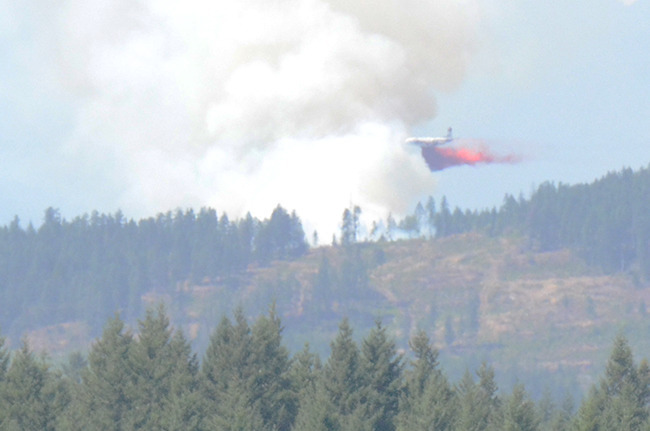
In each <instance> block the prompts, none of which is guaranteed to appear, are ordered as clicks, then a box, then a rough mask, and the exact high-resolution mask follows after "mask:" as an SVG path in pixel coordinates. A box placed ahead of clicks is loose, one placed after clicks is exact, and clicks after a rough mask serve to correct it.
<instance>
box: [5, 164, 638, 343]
mask: <svg viewBox="0 0 650 431" xmlns="http://www.w3.org/2000/svg"><path fill="white" fill-rule="evenodd" d="M360 212H361V209H360V208H358V207H355V208H354V209H353V210H345V211H344V214H343V220H342V224H341V227H342V229H341V233H340V237H339V243H340V244H341V245H343V246H346V245H350V244H352V243H356V242H359V241H362V240H364V239H363V238H361V237H360V226H359V214H360ZM380 225H383V228H380V226H379V225H378V224H377V223H375V224H374V226H373V228H372V231H371V232H370V233H369V238H374V239H375V240H379V241H380V240H391V239H393V238H394V237H397V233H399V232H403V233H406V234H408V235H409V236H411V237H412V236H434V235H435V236H436V237H438V238H442V237H446V236H450V235H454V234H459V233H465V232H472V231H474V232H481V233H485V234H488V235H490V236H501V235H511V234H517V235H522V236H524V237H526V238H527V239H528V242H529V247H530V248H531V249H537V250H557V249H560V248H570V249H572V250H575V251H576V252H577V253H578V254H579V255H580V256H582V257H583V258H584V259H585V261H586V262H587V263H588V264H590V265H593V266H595V267H599V268H601V269H602V270H603V271H605V272H606V273H615V272H620V271H631V272H633V273H634V274H635V275H636V276H638V277H640V278H642V279H647V278H648V277H649V276H650V170H649V169H648V168H643V169H640V170H637V171H633V170H631V169H624V170H622V171H620V172H615V173H610V174H608V175H606V176H605V177H603V178H601V179H599V180H597V181H594V182H593V183H591V184H579V185H564V184H559V185H555V184H553V183H545V184H542V185H541V186H539V187H538V188H537V189H536V190H535V191H534V192H533V193H532V194H531V196H530V197H529V198H524V197H523V196H520V197H519V198H514V197H513V196H510V195H507V196H506V197H505V198H504V202H503V205H502V206H501V207H500V208H498V209H497V208H493V209H491V210H481V211H479V210H472V211H470V210H465V211H463V210H461V209H459V208H455V209H454V210H453V211H452V210H451V209H450V207H449V204H448V202H447V199H446V198H443V199H442V200H441V202H440V203H439V204H438V205H436V203H435V202H434V201H433V199H429V201H428V202H427V203H426V204H425V205H421V204H418V206H417V208H416V210H415V212H414V214H413V215H411V216H407V217H406V218H404V219H403V220H399V221H396V220H394V219H393V218H392V217H390V216H389V218H388V220H387V221H386V224H385V225H384V224H383V222H381V223H380ZM307 250H308V244H307V242H306V239H305V233H304V232H303V228H302V224H301V220H300V218H299V217H298V215H297V214H296V213H295V212H292V213H289V212H287V210H285V209H284V208H282V207H281V206H278V207H277V208H276V209H275V210H274V211H273V213H272V214H271V216H270V218H268V219H265V220H259V219H257V218H254V217H252V216H251V215H250V214H249V215H247V216H246V217H244V218H242V219H239V220H230V219H229V218H228V216H227V214H225V213H220V214H218V213H217V211H216V210H214V209H210V208H203V209H201V210H200V211H198V213H195V212H194V211H193V210H191V209H190V210H185V211H182V210H177V211H175V212H171V211H170V212H167V213H164V214H159V215H157V216H156V217H151V218H147V219H142V220H140V221H137V222H136V221H134V220H132V219H127V218H125V217H124V215H123V214H122V213H121V212H119V211H118V212H116V213H115V214H99V213H97V212H93V213H92V214H90V215H87V214H86V215H82V216H79V217H76V218H74V219H72V220H70V221H68V220H65V219H63V218H62V217H61V216H60V214H59V212H58V210H56V209H54V208H48V209H47V210H46V211H45V214H44V218H43V222H42V224H41V225H40V226H39V227H38V228H35V227H34V226H33V225H32V224H31V223H30V224H29V225H28V226H27V227H22V226H21V224H20V220H19V219H18V218H17V217H16V218H15V219H14V220H13V221H12V222H11V223H10V224H9V225H6V226H3V227H0V303H2V304H3V313H2V314H1V315H0V327H1V328H2V329H3V331H4V333H5V334H8V335H9V336H10V337H11V338H19V337H20V336H21V335H22V334H23V333H24V331H25V330H26V329H27V328H33V327H35V326H40V325H51V324H57V323H61V322H65V321H74V320H79V321H85V322H88V324H89V325H90V327H91V328H93V331H94V332H93V333H94V335H98V334H99V330H100V328H101V325H102V322H103V321H104V320H105V319H106V318H107V317H109V316H110V314H111V313H112V312H113V311H115V310H120V312H121V313H122V316H123V317H124V318H125V320H127V321H133V320H134V319H136V318H137V316H139V315H140V314H141V313H142V311H143V309H142V307H143V306H142V301H141V297H142V295H143V294H144V293H146V292H151V291H153V292H165V291H169V290H170V289H173V288H174V287H175V286H176V285H177V284H178V283H183V282H186V281H189V282H190V283H196V282H199V281H201V280H205V279H209V280H219V281H220V282H221V283H225V284H227V285H231V286H232V288H237V287H240V285H239V275H240V274H242V273H243V272H245V271H246V270H247V268H249V266H250V265H257V266H264V265H267V264H269V263H270V262H271V261H273V260H287V259H288V260H291V259H295V258H297V257H300V256H302V255H303V254H305V253H306V252H307ZM348 254H349V256H352V257H355V254H354V253H348ZM348 260H349V262H347V266H360V265H362V264H363V262H361V261H360V260H359V259H356V260H355V259H348ZM344 272H345V274H347V276H348V278H350V279H351V280H349V281H350V282H349V283H346V286H347V285H349V287H351V289H354V287H355V286H357V285H363V284H364V283H365V282H366V281H365V280H363V268H361V267H359V268H356V269H355V268H348V271H344ZM343 278H345V277H343ZM343 281H345V280H343ZM343 281H341V282H343ZM351 293H354V292H351Z"/></svg>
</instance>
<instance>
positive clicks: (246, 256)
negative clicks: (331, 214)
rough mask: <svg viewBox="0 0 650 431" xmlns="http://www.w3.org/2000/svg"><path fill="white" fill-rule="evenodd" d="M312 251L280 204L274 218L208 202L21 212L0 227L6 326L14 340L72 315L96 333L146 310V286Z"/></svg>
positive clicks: (225, 274) (221, 275)
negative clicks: (135, 213) (151, 211)
mask: <svg viewBox="0 0 650 431" xmlns="http://www.w3.org/2000/svg"><path fill="white" fill-rule="evenodd" d="M307 249H308V245H307V243H306V241H305V234H304V232H303V229H302V224H301V222H300V219H299V218H298V216H297V215H296V214H295V212H294V213H291V214H289V213H288V212H287V211H286V210H285V209H284V208H282V207H281V206H278V207H277V208H276V209H275V210H274V211H273V213H272V214H271V217H270V218H269V219H267V220H258V219H256V218H253V217H252V216H251V215H250V214H249V215H247V216H246V217H245V218H243V219H241V220H230V219H229V218H228V216H227V215H226V214H225V213H222V214H217V212H216V211H215V210H213V209H209V208H204V209H201V210H200V211H199V212H198V213H195V212H194V211H193V210H187V211H180V210H178V211H176V212H174V213H172V212H167V213H165V214H159V215H158V216H157V217H155V218H147V219H143V220H140V221H139V222H137V223H136V222H135V221H133V220H128V219H126V218H125V217H124V216H123V214H122V213H121V212H119V211H118V212H117V213H115V214H112V215H111V214H108V215H107V214H98V213H97V212H93V213H92V214H91V215H90V216H88V215H83V216H80V217H76V218H75V219H73V220H71V221H66V220H65V219H62V218H61V216H60V214H59V212H58V211H57V210H56V209H53V208H48V209H47V210H46V211H45V216H44V220H43V223H42V225H41V226H40V227H39V228H38V229H35V228H34V227H33V226H32V225H31V224H30V225H29V226H28V227H27V228H22V227H21V226H20V221H19V220H18V218H15V219H14V220H13V221H12V222H11V224H10V225H9V226H5V227H3V228H0V303H1V304H2V314H1V315H0V327H1V328H3V331H4V332H5V334H9V335H11V336H12V338H19V337H20V335H21V334H22V333H23V331H25V330H26V329H27V328H33V327H37V326H39V325H50V324H56V323H60V322H65V321H70V320H81V321H85V322H88V323H89V324H90V326H91V327H92V328H96V330H97V331H99V330H101V326H102V324H103V322H104V321H105V319H106V318H107V317H109V316H110V315H111V314H112V313H113V312H114V311H115V310H120V311H121V313H122V315H123V316H124V318H125V319H128V320H131V321H132V320H134V319H136V318H137V317H138V316H139V315H141V313H142V312H143V310H142V301H141V296H142V294H144V293H145V292H149V291H168V290H170V289H172V288H173V287H174V286H175V285H176V283H179V282H182V281H186V280H189V281H191V282H196V281H199V280H202V279H204V278H210V279H217V278H218V279H222V280H225V282H231V283H236V276H237V274H239V273H241V272H242V271H245V270H246V269H247V267H248V266H249V265H266V264H268V263H269V262H271V261H272V260H277V259H293V258H296V257H299V256H301V255H303V254H304V253H305V252H306V251H307ZM97 334H98V332H97Z"/></svg>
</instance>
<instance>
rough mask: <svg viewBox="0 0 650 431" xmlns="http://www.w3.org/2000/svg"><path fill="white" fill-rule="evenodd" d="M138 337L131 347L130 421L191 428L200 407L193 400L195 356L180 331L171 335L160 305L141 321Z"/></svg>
mask: <svg viewBox="0 0 650 431" xmlns="http://www.w3.org/2000/svg"><path fill="white" fill-rule="evenodd" d="M139 327H140V331H139V337H138V340H137V342H135V343H134V345H133V346H132V348H131V350H130V355H129V361H130V364H131V369H132V372H133V379H134V390H133V398H134V402H133V404H132V406H131V415H130V424H132V426H133V427H135V428H137V429H145V430H160V429H177V430H181V429H191V428H192V427H196V426H197V425H198V416H199V411H198V409H197V408H196V406H194V405H193V404H192V402H191V401H195V400H196V396H195V394H194V393H195V392H196V390H197V383H196V371H197V364H196V359H195V357H194V356H193V355H192V354H191V350H190V346H189V343H188V342H187V341H186V340H185V337H184V336H183V335H182V333H181V332H176V333H175V334H173V335H172V329H171V327H170V324H169V318H168V317H167V315H166V312H165V309H164V307H163V306H162V305H160V306H159V307H158V308H157V309H156V310H154V309H152V308H149V309H147V311H146V315H145V318H144V320H142V321H140V322H139Z"/></svg>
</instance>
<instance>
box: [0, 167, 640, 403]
mask: <svg viewBox="0 0 650 431" xmlns="http://www.w3.org/2000/svg"><path fill="white" fill-rule="evenodd" d="M647 190H650V175H648V170H647V169H641V170H639V171H636V172H633V171H631V170H624V171H621V172H618V173H612V174H608V175H607V176H605V177H603V178H602V179H600V180H598V181H595V182H594V183H592V184H585V185H575V186H568V185H557V186H556V185H553V184H550V183H549V184H543V185H541V186H540V187H539V188H538V189H537V190H536V191H535V192H533V193H532V195H531V196H530V197H529V198H524V197H520V198H518V199H515V198H513V197H511V196H506V198H505V199H504V204H503V205H502V207H501V208H499V209H496V208H495V209H493V210H489V211H488V210H485V211H462V210H460V209H454V210H453V211H452V210H451V209H450V208H449V204H448V202H447V199H442V200H441V202H439V203H436V202H434V201H433V199H429V201H428V202H426V203H425V205H418V207H417V208H416V211H415V212H414V214H413V215H411V216H408V217H406V218H404V219H402V220H395V219H393V218H392V217H389V218H388V220H386V221H385V222H384V221H377V222H376V223H374V225H373V226H372V228H371V229H364V228H363V226H361V224H360V215H361V214H362V209H361V208H356V207H354V208H350V209H348V210H345V211H343V216H342V219H341V221H340V223H341V224H340V226H341V232H340V233H339V235H337V238H336V241H335V242H334V243H333V245H331V246H329V245H328V246H320V247H312V248H309V247H308V245H307V242H306V240H305V234H304V232H303V229H302V225H301V221H300V219H299V217H298V215H297V214H295V213H289V212H288V211H286V210H285V209H283V208H282V207H280V206H278V207H277V208H276V209H275V210H274V211H273V213H272V214H271V216H270V217H269V218H268V219H266V220H258V219H256V218H253V217H251V216H247V217H244V218H243V219H239V220H230V219H229V218H228V217H227V215H225V214H223V213H219V214H218V213H217V212H216V211H215V210H212V209H202V210H200V211H198V212H196V213H195V212H194V211H192V210H185V211H180V210H179V211H176V212H168V213H166V214H159V215H158V216H156V217H153V218H148V219H143V220H139V221H134V220H130V219H127V218H125V217H124V216H123V215H122V214H121V213H120V212H117V213H115V214H109V215H105V214H98V213H93V214H91V215H83V216H79V217H76V218H74V219H73V220H65V219H63V218H61V217H60V215H59V213H58V212H57V211H56V210H55V209H52V208H50V209H48V210H46V212H45V217H44V221H43V223H42V224H41V225H40V226H38V227H34V226H32V225H31V224H28V225H27V226H21V224H20V222H19V220H18V219H15V220H14V221H13V222H12V223H10V224H9V225H8V226H5V227H2V228H0V301H2V302H1V303H2V306H3V310H2V314H1V315H0V328H2V333H4V334H5V335H6V336H7V337H8V344H9V345H11V346H13V347H15V346H17V345H18V344H19V342H20V341H19V340H20V338H21V336H27V338H28V339H29V340H30V341H31V343H32V346H33V347H34V348H35V349H37V350H41V349H45V350H48V351H49V352H50V353H51V354H52V355H54V356H56V357H59V356H60V355H61V354H62V353H65V352H68V351H70V350H73V349H78V350H81V351H85V350H86V349H87V348H88V346H89V344H90V342H91V340H92V339H93V338H94V337H96V336H98V335H99V334H100V332H101V327H102V325H103V323H104V322H105V320H106V319H107V318H108V317H109V316H111V315H112V314H113V313H114V312H115V311H119V312H120V316H121V318H122V319H123V320H124V321H125V322H126V323H127V325H128V326H131V327H134V326H135V325H136V320H137V318H138V317H139V316H140V315H141V314H142V313H143V311H144V309H145V308H146V307H147V305H148V304H152V303H156V302H164V303H165V304H166V305H167V307H168V311H169V314H170V316H171V318H172V320H173V322H174V323H175V325H176V326H177V327H178V328H181V329H182V330H183V331H184V333H185V334H186V336H187V337H188V339H190V340H191V341H192V343H193V346H194V348H195V349H196V350H197V351H199V352H201V353H202V352H204V351H205V350H206V349H207V346H208V345H209V342H210V341H209V337H210V331H211V329H212V328H214V326H215V325H216V324H217V323H218V322H219V319H220V318H221V317H222V316H224V315H229V314H230V313H231V312H232V310H233V309H235V308H237V307H239V306H241V307H242V309H243V310H244V314H245V315H246V316H248V317H249V318H250V317H251V316H256V315H258V314H259V313H260V312H261V310H263V309H265V308H266V307H267V306H268V304H270V303H272V302H275V303H276V306H277V312H278V315H280V316H282V318H283V321H284V322H285V325H286V329H285V335H286V340H287V345H288V346H290V348H292V349H296V348H297V347H299V346H301V345H302V343H303V342H304V341H305V340H310V342H311V343H312V348H313V349H314V351H316V352H318V353H320V354H321V355H324V354H325V353H326V352H327V346H328V343H329V341H330V340H331V338H332V336H333V335H334V334H335V333H336V328H337V325H338V322H340V320H341V319H342V318H344V317H346V316H347V317H349V319H350V321H351V322H352V324H353V325H354V326H355V327H358V328H359V330H360V332H361V333H365V332H366V331H369V330H370V328H372V326H373V324H374V321H375V319H376V318H377V317H378V316H379V317H382V318H383V319H384V321H385V323H386V328H387V329H388V330H389V332H390V333H391V334H393V335H395V336H396V344H397V346H398V348H400V349H406V348H408V339H409V338H410V337H411V336H412V335H413V334H415V333H416V332H417V330H418V329H420V328H422V329H425V330H426V331H427V334H428V335H429V336H430V337H431V339H432V343H433V344H434V345H435V346H436V348H438V349H439V350H440V359H441V362H443V363H444V364H445V365H446V366H447V371H448V373H449V375H450V376H452V377H454V378H456V377H459V376H460V375H462V373H463V371H464V368H465V367H470V368H476V367H477V366H478V365H479V364H480V361H482V360H488V361H489V362H491V363H493V364H495V369H496V371H497V376H499V378H500V379H501V380H500V381H499V383H500V384H502V385H504V386H505V387H508V388H509V387H511V385H512V383H513V382H514V381H516V380H517V379H519V380H520V381H524V382H526V384H527V387H528V388H529V390H530V391H531V392H532V393H533V394H535V395H537V394H540V393H541V392H542V391H543V389H544V385H546V384H550V385H551V386H553V387H557V388H558V389H557V390H558V391H561V388H560V386H562V387H565V386H570V387H573V388H576V391H577V392H580V391H585V390H587V389H588V388H589V386H590V385H591V384H592V383H593V381H594V378H595V376H596V375H598V374H599V373H601V372H602V370H603V367H604V364H605V360H606V349H607V347H608V345H609V343H610V342H611V339H612V338H613V337H614V335H615V334H616V333H617V332H618V331H621V330H623V331H624V332H625V334H626V335H627V336H628V337H629V338H630V340H632V342H633V343H634V345H635V347H636V348H637V349H638V351H639V352H640V353H641V354H642V355H644V356H645V355H650V342H649V341H648V339H647V337H646V336H645V334H646V333H647V329H648V328H649V327H650V317H649V316H648V311H647V308H646V304H649V303H650V289H647V285H648V281H647V276H646V267H647V264H648V263H647V262H646V257H645V256H646V254H645V253H646V252H645V250H646V249H645V247H647V245H648V241H649V239H650V237H649V236H648V232H650V231H646V226H648V223H650V222H649V219H650V217H649V214H650V212H648V211H645V209H644V208H645V207H646V206H647V205H649V204H648V202H649V200H648V199H647V197H646V191H647ZM398 238H399V239H398ZM405 238H410V239H405Z"/></svg>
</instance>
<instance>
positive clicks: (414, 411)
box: [397, 330, 456, 431]
mask: <svg viewBox="0 0 650 431" xmlns="http://www.w3.org/2000/svg"><path fill="white" fill-rule="evenodd" d="M409 345H410V347H411V350H412V351H413V354H414V356H415V361H412V362H411V369H410V371H409V372H408V373H407V374H406V388H405V391H406V392H405V395H404V396H403V397H402V399H401V402H400V412H399V417H398V418H397V424H398V425H397V429H398V430H399V431H402V430H403V431H406V430H418V431H419V430H423V431H424V430H430V429H435V430H450V429H452V428H453V426H454V419H455V415H456V400H455V397H454V393H453V391H452V389H451V387H450V385H449V382H448V381H447V379H446V377H445V376H444V375H443V374H442V372H441V371H440V370H439V369H438V352H437V350H436V349H434V348H433V347H432V346H431V344H430V341H429V337H428V336H427V335H426V333H425V332H424V331H422V330H420V331H418V333H417V334H416V335H415V336H414V337H413V338H412V339H411V341H410V342H409Z"/></svg>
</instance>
